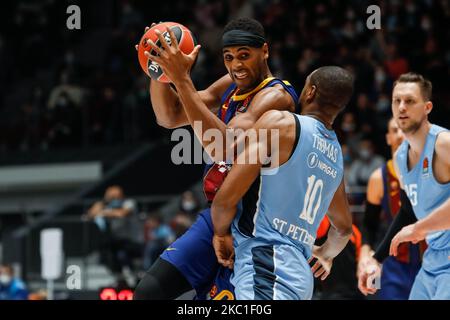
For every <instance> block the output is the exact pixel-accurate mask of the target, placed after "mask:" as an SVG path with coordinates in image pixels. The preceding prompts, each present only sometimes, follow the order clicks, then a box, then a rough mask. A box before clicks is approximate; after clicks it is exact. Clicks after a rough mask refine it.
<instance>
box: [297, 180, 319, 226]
mask: <svg viewBox="0 0 450 320" xmlns="http://www.w3.org/2000/svg"><path fill="white" fill-rule="evenodd" d="M322 190H323V180H322V179H317V180H316V176H315V175H312V176H310V177H309V178H308V189H307V190H306V195H305V200H304V201H303V210H302V213H301V214H300V219H303V220H306V221H307V222H308V223H309V224H313V223H314V219H315V218H316V214H317V211H319V207H320V203H321V201H322Z"/></svg>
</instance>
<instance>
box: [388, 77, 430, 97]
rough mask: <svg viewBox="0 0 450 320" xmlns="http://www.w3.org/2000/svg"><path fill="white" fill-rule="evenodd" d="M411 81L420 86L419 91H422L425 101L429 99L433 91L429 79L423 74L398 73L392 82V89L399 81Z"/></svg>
mask: <svg viewBox="0 0 450 320" xmlns="http://www.w3.org/2000/svg"><path fill="white" fill-rule="evenodd" d="M408 82H413V83H417V84H418V85H419V88H420V92H421V93H422V98H423V100H425V101H430V100H431V96H432V93H433V85H432V84H431V81H430V80H428V79H426V78H425V77H424V76H422V75H421V74H418V73H414V72H408V73H404V74H402V75H400V77H398V79H397V80H396V81H395V82H394V85H393V86H392V89H393V88H395V86H396V85H397V84H399V83H408Z"/></svg>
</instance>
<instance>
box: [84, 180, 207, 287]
mask: <svg viewBox="0 0 450 320" xmlns="http://www.w3.org/2000/svg"><path fill="white" fill-rule="evenodd" d="M200 209H201V204H200V201H199V200H198V197H197V195H196V194H194V192H192V191H189V190H188V191H185V192H184V193H183V194H182V195H181V197H180V201H179V205H178V208H177V209H176V212H173V214H172V215H171V217H170V218H168V217H165V216H163V215H162V214H161V213H159V212H141V211H140V208H139V204H138V203H137V202H136V201H135V200H134V199H133V198H132V197H128V196H126V195H125V193H124V190H123V188H122V187H120V186H118V185H113V186H109V187H108V188H107V189H106V190H105V194H104V196H103V199H101V200H99V201H97V202H95V203H93V204H92V205H91V207H90V208H89V209H88V210H87V212H86V214H85V215H84V216H83V219H84V220H86V221H92V222H93V223H95V224H96V226H97V229H98V230H99V236H100V238H101V240H100V248H99V249H100V263H101V264H103V265H105V266H107V267H108V268H109V269H110V270H111V272H112V273H113V274H114V275H115V276H116V278H117V279H119V281H122V280H123V281H125V282H126V283H127V284H128V285H129V286H130V287H133V286H134V285H135V284H136V283H135V282H136V280H137V279H136V275H137V276H139V274H140V273H141V272H143V271H145V270H148V268H150V266H151V265H152V264H153V262H155V260H156V259H157V258H158V257H159V255H160V254H161V253H162V252H163V251H164V250H165V249H166V248H167V247H168V246H169V245H170V244H171V243H172V242H173V241H174V240H175V239H176V238H178V237H180V236H181V235H182V234H183V233H185V232H186V231H187V229H189V227H190V226H191V225H192V223H193V222H194V221H195V219H196V217H197V213H198V211H199V210H200Z"/></svg>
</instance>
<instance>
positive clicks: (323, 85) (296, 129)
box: [211, 66, 353, 300]
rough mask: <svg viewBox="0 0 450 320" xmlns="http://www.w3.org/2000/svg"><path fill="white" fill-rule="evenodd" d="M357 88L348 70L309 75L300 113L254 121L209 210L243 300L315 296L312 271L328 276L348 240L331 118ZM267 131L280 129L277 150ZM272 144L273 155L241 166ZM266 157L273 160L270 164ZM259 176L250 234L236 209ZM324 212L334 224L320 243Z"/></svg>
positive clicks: (219, 250)
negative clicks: (253, 138) (253, 132)
mask: <svg viewBox="0 0 450 320" xmlns="http://www.w3.org/2000/svg"><path fill="white" fill-rule="evenodd" d="M352 91H353V77H352V76H351V75H350V73H349V72H348V71H346V70H344V69H342V68H340V67H334V66H329V67H322V68H319V69H317V70H315V71H314V72H313V73H312V74H311V75H309V76H308V78H307V80H306V84H305V87H304V89H303V91H302V94H301V97H300V103H301V107H302V113H301V115H298V114H293V113H290V112H284V111H269V112H266V113H265V114H264V115H263V117H262V118H260V119H259V120H258V121H257V122H256V124H255V127H254V129H255V130H256V135H257V136H258V141H254V142H253V143H252V142H249V143H247V145H246V148H245V151H244V152H243V153H241V155H240V156H239V157H238V159H237V162H236V163H235V164H234V165H233V167H232V169H231V171H230V173H229V175H228V177H227V179H226V180H225V182H224V184H223V185H222V187H221V188H220V190H219V191H218V193H217V195H216V197H215V198H214V201H213V204H212V208H211V210H212V220H213V225H214V234H215V235H214V238H213V245H214V248H215V251H216V255H217V257H218V261H219V263H221V264H222V265H224V266H228V267H231V266H232V265H233V263H234V275H233V277H232V281H231V282H232V284H233V285H234V286H235V294H236V298H237V299H240V300H254V299H255V300H306V299H311V296H312V293H313V273H314V275H315V276H316V277H321V279H322V280H323V279H325V278H326V277H327V276H328V274H329V272H330V269H331V265H332V261H333V258H334V257H336V256H337V255H338V254H339V252H341V250H342V249H343V248H344V247H345V246H346V244H347V242H348V240H349V238H350V235H351V233H352V217H351V214H350V211H349V208H348V203H347V198H346V194H345V187H344V182H343V171H344V169H343V158H342V151H341V147H340V145H339V142H338V140H337V137H336V134H335V132H334V131H333V129H332V124H333V121H334V119H335V118H336V116H337V115H338V113H339V112H340V111H341V110H343V108H344V107H345V105H346V104H347V103H348V101H349V100H350V97H351V94H352ZM261 129H268V131H269V133H270V135H271V134H274V132H278V134H279V140H278V141H279V147H278V148H277V147H276V146H275V143H274V142H273V141H271V139H272V137H269V138H268V139H267V141H270V142H268V143H266V139H263V135H262V134H263V133H264V130H261ZM269 150H270V152H269V153H268V154H269V158H267V159H258V163H257V164H250V163H249V164H242V163H244V159H251V158H252V156H254V155H257V154H267V153H266V152H267V151H269ZM255 159H256V158H255ZM275 159H279V161H276V160H275ZM267 160H270V162H271V166H270V167H266V168H264V167H263V163H266V162H267ZM277 163H278V164H279V165H278V164H277ZM258 176H260V185H259V201H258V203H257V210H256V212H255V214H254V216H252V217H250V218H251V219H247V220H250V221H252V222H253V225H252V226H251V230H252V232H251V233H250V235H245V233H243V232H242V230H241V229H242V226H241V225H240V224H239V223H238V222H239V221H240V220H241V217H240V215H241V214H242V213H241V211H240V210H238V208H237V207H238V204H239V199H240V198H241V197H242V195H243V194H244V193H245V192H246V191H247V190H248V188H249V187H250V185H251V184H252V183H253V181H254V180H255V179H256V178H257V177H258ZM237 212H238V213H237ZM236 213H237V214H236ZM325 213H327V214H328V217H329V220H330V222H331V226H332V227H331V228H330V231H329V233H328V240H327V241H326V242H325V243H324V244H323V245H322V246H320V247H314V246H313V244H314V240H315V237H316V233H317V229H318V227H319V224H320V222H321V221H322V219H323V217H324V215H325ZM247 227H248V226H247ZM230 232H231V233H232V235H231V233H230ZM233 240H234V252H235V255H234V252H233ZM311 256H314V257H316V258H317V261H316V263H315V264H314V266H313V267H312V268H311V267H310V265H309V264H308V262H309V261H308V260H309V259H310V258H311ZM234 257H235V261H233V259H234Z"/></svg>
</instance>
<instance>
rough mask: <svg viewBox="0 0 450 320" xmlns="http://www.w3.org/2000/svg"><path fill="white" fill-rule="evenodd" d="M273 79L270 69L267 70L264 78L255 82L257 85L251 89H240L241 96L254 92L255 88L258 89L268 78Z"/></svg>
mask: <svg viewBox="0 0 450 320" xmlns="http://www.w3.org/2000/svg"><path fill="white" fill-rule="evenodd" d="M270 77H272V73H271V72H270V70H269V69H267V70H266V72H264V73H263V76H262V77H261V78H260V79H258V80H256V81H255V84H254V85H253V86H252V87H251V88H245V89H241V88H239V94H240V95H241V94H246V93H249V92H250V91H252V90H255V88H257V87H258V86H259V85H260V84H261V83H262V82H263V81H264V80H266V79H267V78H270Z"/></svg>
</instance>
